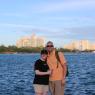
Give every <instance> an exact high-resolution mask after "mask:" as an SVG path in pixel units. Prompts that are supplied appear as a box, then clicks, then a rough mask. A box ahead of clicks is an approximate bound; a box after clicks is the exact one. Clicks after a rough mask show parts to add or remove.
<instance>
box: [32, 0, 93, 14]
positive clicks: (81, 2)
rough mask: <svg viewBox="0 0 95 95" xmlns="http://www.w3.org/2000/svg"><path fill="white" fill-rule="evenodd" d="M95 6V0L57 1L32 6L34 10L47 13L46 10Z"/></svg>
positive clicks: (90, 7)
mask: <svg viewBox="0 0 95 95" xmlns="http://www.w3.org/2000/svg"><path fill="white" fill-rule="evenodd" d="M93 8H95V0H70V1H68V2H66V0H65V1H61V2H60V1H59V2H53V3H50V2H49V3H47V4H43V5H42V4H40V5H39V6H38V5H37V6H34V7H32V10H33V11H34V12H38V13H48V12H61V11H70V10H72V11H74V10H80V9H82V10H83V9H86V10H87V9H93Z"/></svg>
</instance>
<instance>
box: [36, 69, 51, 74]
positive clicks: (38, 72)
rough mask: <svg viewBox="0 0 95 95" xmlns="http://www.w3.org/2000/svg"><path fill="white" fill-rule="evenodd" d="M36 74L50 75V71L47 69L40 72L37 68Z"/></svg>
mask: <svg viewBox="0 0 95 95" xmlns="http://www.w3.org/2000/svg"><path fill="white" fill-rule="evenodd" d="M35 73H36V75H50V74H51V71H50V70H48V71H47V72H41V71H39V70H35Z"/></svg>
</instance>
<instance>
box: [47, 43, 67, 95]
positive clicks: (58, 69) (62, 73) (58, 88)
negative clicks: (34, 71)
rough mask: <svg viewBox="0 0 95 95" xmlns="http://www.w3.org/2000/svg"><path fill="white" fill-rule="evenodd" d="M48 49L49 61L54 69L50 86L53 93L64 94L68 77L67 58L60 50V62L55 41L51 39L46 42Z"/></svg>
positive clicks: (54, 94) (56, 94)
mask: <svg viewBox="0 0 95 95" xmlns="http://www.w3.org/2000/svg"><path fill="white" fill-rule="evenodd" d="M46 49H47V51H48V58H47V63H48V65H49V67H50V69H51V70H52V74H51V75H50V78H49V86H50V91H51V94H52V95H64V86H65V78H66V71H67V69H66V59H65V57H64V55H63V53H62V52H58V56H59V59H60V62H59V61H58V59H57V57H56V49H55V48H54V45H53V42H51V41H49V42H47V44H46Z"/></svg>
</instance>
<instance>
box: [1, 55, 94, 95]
mask: <svg viewBox="0 0 95 95" xmlns="http://www.w3.org/2000/svg"><path fill="white" fill-rule="evenodd" d="M65 56H66V59H67V60H68V68H69V73H70V74H69V76H68V77H67V80H66V88H65V95H95V71H94V70H95V54H90V53H85V54H73V53H68V54H65ZM38 58H39V54H14V55H11V54H6V55H4V54H0V95H34V90H33V87H32V81H33V77H34V72H33V65H34V62H35V61H36V60H37V59H38Z"/></svg>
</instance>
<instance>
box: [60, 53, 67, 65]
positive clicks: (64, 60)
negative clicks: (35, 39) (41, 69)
mask: <svg viewBox="0 0 95 95" xmlns="http://www.w3.org/2000/svg"><path fill="white" fill-rule="evenodd" d="M58 55H59V58H60V61H61V64H65V63H66V59H65V56H64V54H63V53H62V52H59V53H58Z"/></svg>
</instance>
